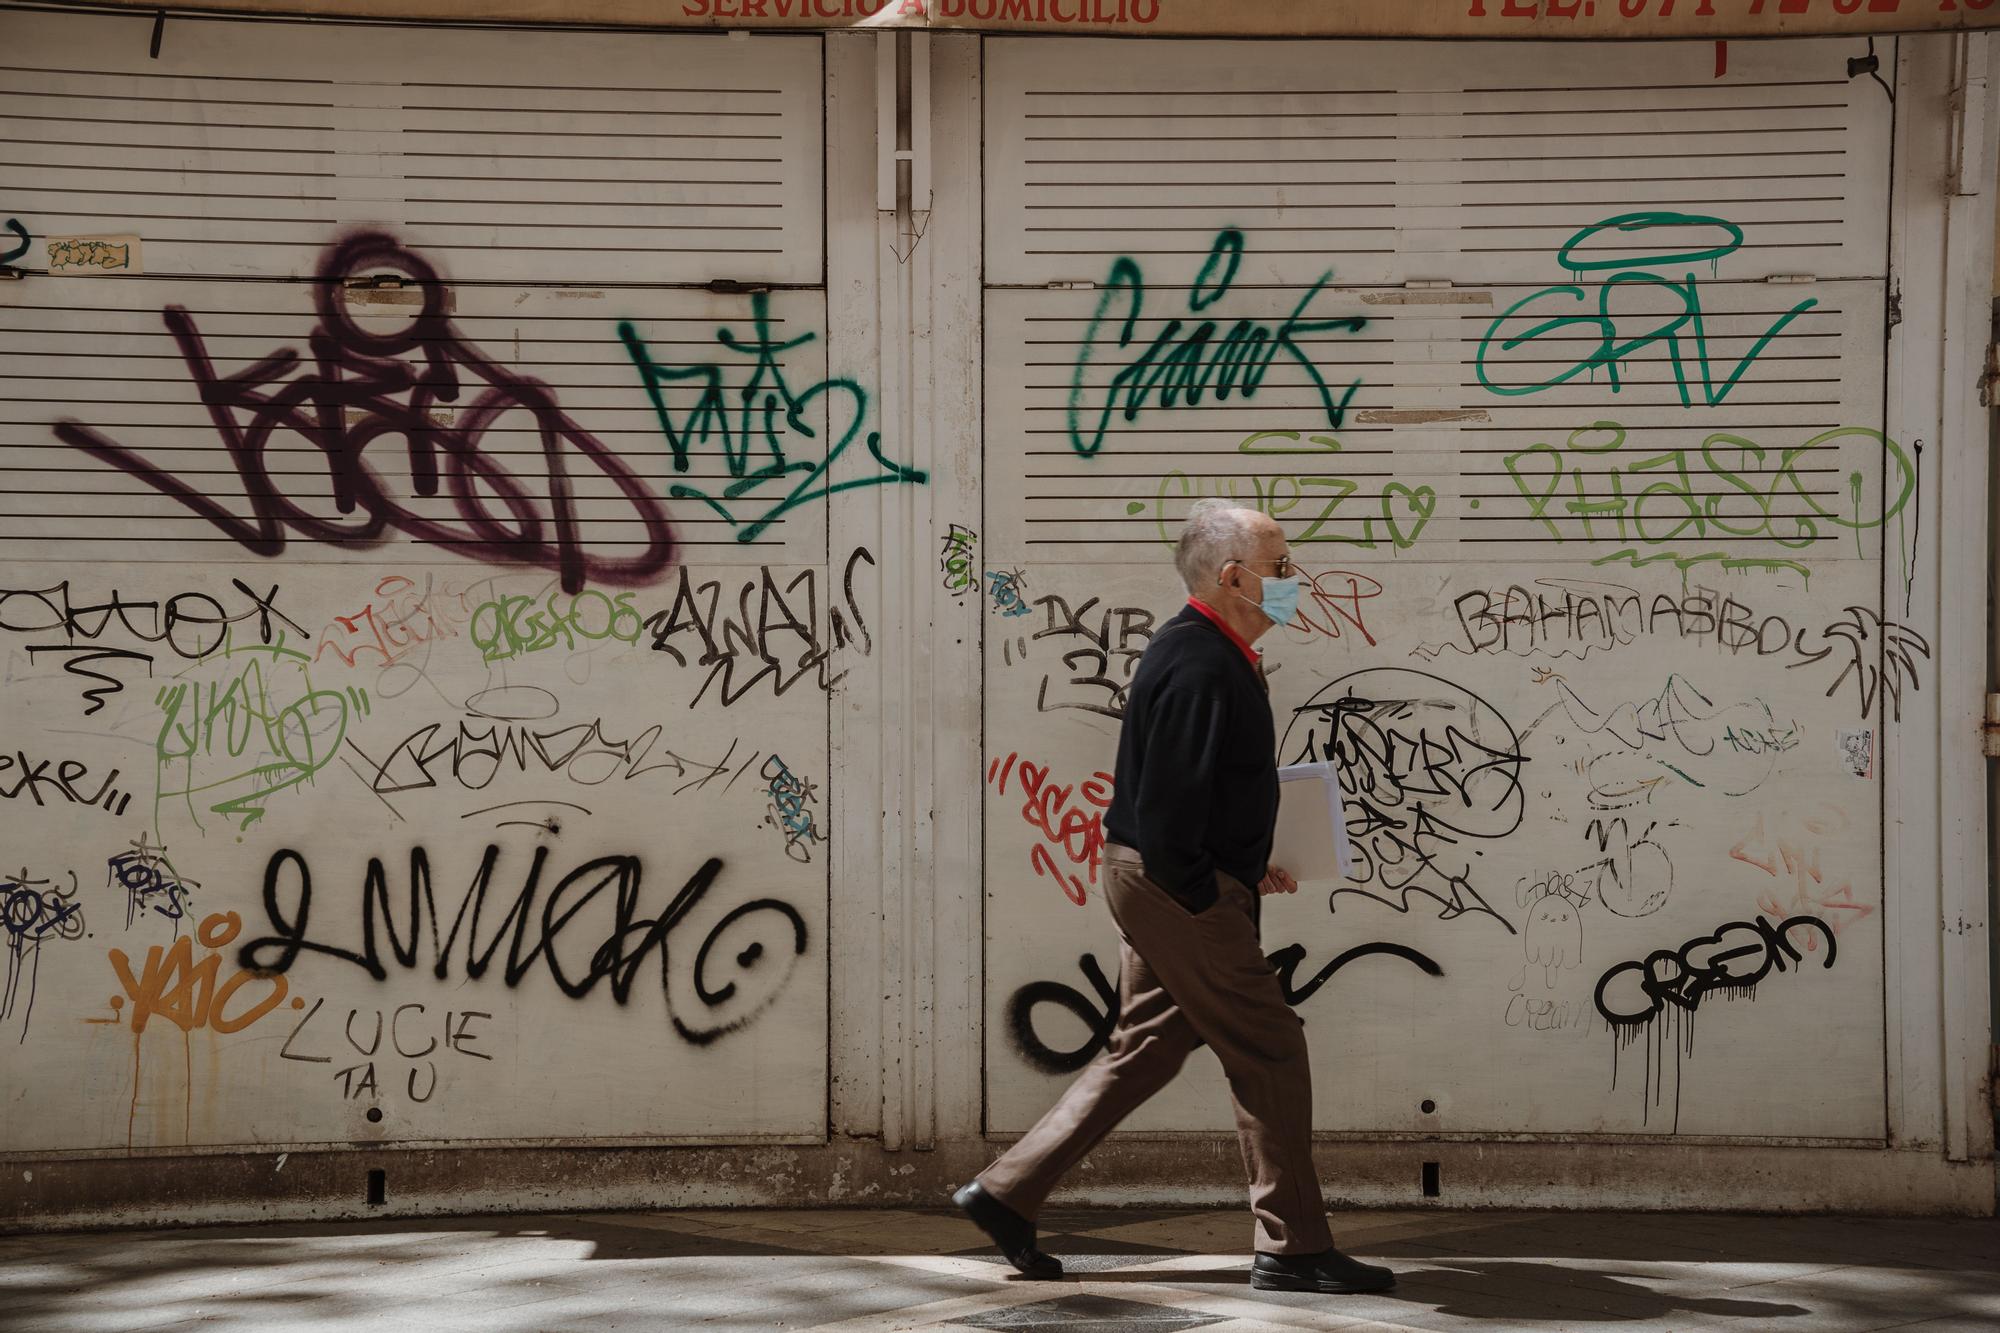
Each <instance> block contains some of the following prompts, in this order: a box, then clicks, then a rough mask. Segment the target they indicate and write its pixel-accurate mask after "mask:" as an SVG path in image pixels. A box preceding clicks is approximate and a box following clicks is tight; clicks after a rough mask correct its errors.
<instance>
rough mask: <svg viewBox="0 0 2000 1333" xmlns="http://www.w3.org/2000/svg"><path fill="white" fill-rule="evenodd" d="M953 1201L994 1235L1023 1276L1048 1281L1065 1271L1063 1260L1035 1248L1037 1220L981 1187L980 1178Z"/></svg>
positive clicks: (961, 1191)
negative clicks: (1026, 1215) (1020, 1212)
mask: <svg viewBox="0 0 2000 1333" xmlns="http://www.w3.org/2000/svg"><path fill="white" fill-rule="evenodd" d="M951 1201H952V1202H953V1203H955V1204H957V1205H958V1206H959V1208H960V1209H961V1210H962V1211H963V1212H964V1213H965V1215H966V1216H967V1217H969V1218H971V1219H972V1223H973V1225H974V1226H976V1227H978V1228H979V1229H980V1230H981V1231H983V1232H985V1233H986V1234H987V1235H988V1236H989V1237H991V1238H992V1240H993V1243H994V1244H995V1245H998V1246H999V1247H1000V1253H1002V1254H1004V1255H1006V1256H1007V1262H1008V1263H1010V1264H1012V1265H1014V1267H1015V1268H1018V1269H1019V1270H1020V1271H1021V1275H1022V1276H1023V1277H1031V1278H1036V1279H1039V1280H1042V1281H1047V1280H1049V1279H1052V1278H1059V1277H1061V1276H1062V1275H1063V1266H1062V1260H1060V1259H1057V1258H1055V1257H1054V1256H1052V1255H1047V1254H1043V1253H1042V1252H1041V1251H1040V1250H1038V1249H1036V1248H1035V1224H1034V1223H1033V1222H1030V1221H1029V1220H1028V1219H1027V1218H1025V1217H1023V1216H1021V1215H1020V1214H1019V1213H1017V1212H1015V1211H1014V1210H1013V1209H1012V1208H1009V1207H1008V1206H1007V1205H1006V1204H1004V1203H1002V1202H1000V1201H999V1200H998V1199H996V1198H994V1197H993V1196H992V1195H991V1194H988V1193H987V1192H986V1191H985V1190H984V1189H981V1188H980V1185H979V1182H978V1181H976V1180H975V1181H973V1182H972V1183H971V1184H970V1185H967V1186H966V1187H965V1188H964V1189H962V1190H960V1191H959V1192H958V1193H956V1194H954V1195H952V1196H951Z"/></svg>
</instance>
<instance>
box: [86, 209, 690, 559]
mask: <svg viewBox="0 0 2000 1333" xmlns="http://www.w3.org/2000/svg"><path fill="white" fill-rule="evenodd" d="M384 269H390V270H395V271H397V272H399V273H401V274H403V275H405V276H406V277H407V278H408V279H409V285H410V286H413V287H415V288H416V289H417V290H418V291H420V292H421V293H422V296H421V301H422V304H421V306H420V307H419V308H418V310H417V313H416V315H415V317H414V318H413V319H412V320H411V321H410V322H409V323H408V324H407V325H406V326H404V327H402V328H400V329H397V330H394V331H374V330H369V329H363V328H362V327H360V326H359V325H358V324H357V323H356V322H355V320H354V318H353V316H352V315H351V314H350V313H349V311H348V309H347V302H346V298H345V295H344V292H345V285H346V283H347V281H348V280H349V279H351V278H354V277H356V276H358V275H361V274H364V273H370V272H380V271H381V270H384ZM446 290H447V289H446V288H445V287H444V286H443V285H442V284H441V283H440V281H439V279H438V275H437V272H436V270H434V269H433V268H432V267H431V266H430V265H429V264H428V263H426V262H425V261H424V260H423V259H421V258H419V257H418V256H417V255H416V254H415V253H414V252H413V251H411V250H408V249H405V248H404V247H403V246H402V245H401V244H400V243H398V242H397V241H396V239H395V238H394V237H392V236H389V235H387V234H386V233H383V232H361V233H358V234H356V235H352V236H349V237H348V238H347V239H345V240H343V241H340V242H339V243H337V244H336V245H334V246H333V247H332V248H331V249H329V250H328V251H327V252H326V254H325V255H324V256H323V257H322V259H321V261H320V265H319V270H318V282H317V283H316V296H315V303H316V306H317V309H318V313H319V325H318V327H316V328H315V329H314V330H313V331H312V334H311V337H310V338H309V340H308V341H309V343H310V346H311V355H312V362H311V366H310V368H309V369H307V371H306V373H304V374H301V375H299V376H297V377H296V378H288V377H289V376H291V374H292V372H293V370H294V369H297V368H299V367H300V365H301V363H302V358H301V356H300V354H299V353H298V351H297V350H296V349H293V348H289V347H284V348H279V349H278V350H277V351H274V352H272V353H270V354H269V355H267V356H265V357H262V358H260V359H259V360H257V361H255V362H252V363H251V364H250V365H247V366H244V367H243V368H242V369H240V370H237V371H234V372H232V373H229V374H221V373H218V371H217V370H216V367H215V363H214V361H213V360H212V359H211V358H210V356H209V353H208V346H207V343H206V341H205V340H204V338H203V337H202V334H201V332H200V330H199V329H197V328H196V326H195V321H194V317H193V315H191V314H190V313H189V312H188V311H187V310H186V309H185V308H183V307H181V306H168V307H166V308H165V309H164V310H163V311H162V312H161V317H162V319H163V320H164V321H165V323H166V326H167V330H168V332H170V333H171V334H172V335H173V338H174V342H175V344H176V345H177V346H178V347H179V348H180V354H181V358H182V360H183V361H185V362H186V364H187V369H188V374H189V376H190V377H191V378H192V379H193V380H194V382H195V384H196V386H197V387H198V388H199V390H200V393H201V401H202V404H203V405H204V406H205V407H206V408H207V409H208V415H209V419H210V420H211V421H212V422H213V423H214V425H215V431H216V434H217V435H218V436H219V437H220V438H221V441H222V445H223V448H224V449H225V450H227V451H228V454H229V458H230V461H231V462H232V463H234V464H235V467H236V471H237V475H238V477H239V479H240V480H241V482H242V485H243V491H244V495H245V496H246V498H247V499H248V501H249V507H250V517H248V518H245V517H243V516H242V515H240V514H237V513H234V512H231V510H230V509H229V508H226V507H225V506H224V505H223V504H221V503H219V502H218V501H217V500H215V499H213V498H211V496H210V495H209V494H207V493H205V490H204V489H197V488H196V487H195V486H194V485H191V484H189V483H188V482H186V481H183V480H181V479H180V478H179V477H177V476H175V475H174V474H173V473H171V472H169V471H167V470H166V469H165V468H163V467H161V466H159V465H158V464H156V463H153V462H150V461H148V460H147V459H146V458H144V457H142V456H141V455H140V454H139V453H137V452H135V451H133V450H131V449H128V448H126V447H125V446H123V445H120V444H118V443H116V442H115V441H113V440H111V439H109V438H108V437H106V436H105V435H103V434H101V433H99V432H98V431H96V430H94V429H93V428H91V427H89V426H86V425H84V424H83V423H81V422H79V421H75V420H66V421H62V422H59V423H57V425H56V427H55V434H56V438H58V439H60V440H62V441H63V442H64V443H65V444H68V445H70V446H71V447H72V448H75V449H79V450H81V451H83V452H84V453H86V454H89V455H90V456H91V457H92V458H95V459H97V460H98V461H100V462H103V463H108V464H110V465H111V466H112V467H115V468H118V469H120V470H121V471H123V472H126V473H129V474H130V475H132V476H134V477H137V478H139V479H140V480H141V481H144V482H145V483H146V484H147V485H149V486H151V487H152V488H153V489H154V490H157V491H159V492H160V493H161V494H162V495H166V496H170V497H172V498H173V499H175V500H178V501H180V503H181V504H183V505H185V506H186V507H187V508H188V509H190V510H192V511H193V512H194V513H196V514H198V515H200V516H201V517H203V518H205V519H207V520H208V521H209V522H210V523H211V524H213V525H214V526H215V528H216V529H217V530H218V531H220V532H222V533H224V534H226V535H227V536H229V537H231V538H234V539H235V540H236V541H237V542H239V543H241V544H242V545H243V546H244V547H245V548H246V549H248V550H250V551H254V552H256V553H257V554H258V555H263V556H276V555H280V554H282V553H283V552H284V549H285V542H286V529H288V528H289V529H290V530H291V531H292V532H294V533H296V534H298V535H299V536H301V537H303V538H305V539H306V540H308V541H319V542H326V543H329V544H331V545H335V546H345V547H355V548H369V547H375V546H379V545H381V544H383V543H384V542H386V541H388V540H389V539H390V536H391V534H393V533H401V534H403V535H404V536H406V537H408V538H410V539H411V540H413V541H416V542H421V543H426V544H431V545H437V546H441V547H444V548H445V549H447V550H451V551H454V552H456V553H457V554H459V555H462V556H465V557H466V558H468V559H480V560H488V561H494V562H499V563H505V564H518V565H531V566H534V567H537V568H541V569H548V570H554V571H556V572H557V573H559V574H560V576H561V580H562V586H563V589H564V590H565V591H566V592H571V593H574V592H577V591H579V590H580V589H582V588H583V586H584V585H585V583H586V582H589V581H595V582H598V583H602V584H609V585H612V586H621V587H622V586H633V585H637V584H642V583H645V582H647V581H649V580H650V579H651V577H652V576H653V575H655V574H657V573H659V572H660V571H661V570H663V569H665V568H666V567H667V566H668V565H669V564H670V563H672V560H673V557H674V550H675V545H674V537H673V531H672V528H671V526H670V525H669V524H668V522H667V516H666V511H665V510H664V508H663V507H662V505H661V502H660V499H659V498H658V497H657V496H655V495H654V494H653V492H652V491H651V490H650V489H649V488H648V487H647V485H646V484H645V482H644V481H643V480H642V479H641V478H640V477H639V476H638V475H637V474H636V473H634V472H633V471H632V469H631V468H630V467H628V466H627V465H626V463H625V462H624V460H623V459H621V458H620V457H619V456H618V455H617V454H615V453H614V452H612V450H611V449H610V448H608V447H607V446H606V445H604V444H603V443H602V442H601V441H599V440H598V439H596V438H595V437H594V436H592V435H591V434H590V433H589V432H588V431H586V430H584V429H583V427H581V426H579V425H578V424H577V423H576V422H575V421H574V420H572V419H571V418H570V416H569V415H568V414H567V413H566V412H564V411H563V410H562V408H561V407H559V406H558V405H557V404H556V400H555V394H554V392H553V390H551V389H550V387H549V386H548V385H547V384H545V383H543V382H542V381H540V380H537V379H533V378H531V377H529V376H526V375H521V374H517V373H516V372H514V371H512V370H510V369H508V368H507V367H505V366H503V365H501V364H500V363H499V362H497V361H495V360H494V359H493V358H492V357H490V356H488V355H487V354H486V353H485V352H484V351H482V350H481V349H480V348H479V347H477V346H476V345H474V344H473V343H471V342H469V341H467V340H466V338H465V337H464V335H462V334H461V333H460V332H459V330H458V328H457V327H456V326H455V325H454V324H453V323H452V321H451V319H450V317H449V316H448V314H447V302H446ZM480 385H483V386H484V387H483V388H481V387H479V386H480ZM468 393H470V394H471V398H470V401H469V402H467V403H466V404H465V405H464V406H463V407H462V408H461V409H460V410H459V412H458V416H457V421H456V424H452V425H447V424H444V423H443V422H441V421H439V420H438V419H436V417H434V416H433V413H432V410H431V409H432V408H433V407H434V406H435V405H436V404H440V403H449V404H457V403H458V402H459V400H460V398H461V396H462V395H465V394H468ZM517 411H518V412H525V413H527V414H528V416H529V417H530V418H531V419H532V421H533V422H534V425H535V434H536V435H537V436H538V438H539V444H540V461H541V463H542V472H543V473H544V474H545V475H546V481H547V493H546V497H545V501H546V513H544V512H543V508H542V505H541V503H539V502H542V501H543V500H544V497H543V496H541V495H537V494H534V493H531V492H530V490H529V489H528V487H527V485H526V483H525V481H524V478H526V477H530V476H534V475H535V474H533V473H524V474H521V475H516V474H515V473H514V472H511V471H509V470H508V467H507V465H506V464H504V463H502V462H501V461H499V460H498V459H496V458H495V457H494V456H493V455H492V454H491V453H488V452H486V451H485V449H484V442H485V437H486V434H487V431H488V430H489V429H491V428H492V427H493V425H494V423H496V422H497V421H499V420H500V419H501V418H502V417H505V416H508V415H509V414H512V413H515V412H517ZM239 414H242V415H241V416H239ZM438 415H439V416H442V415H444V414H443V413H439V414H438ZM280 430H287V431H291V432H294V433H295V434H297V435H298V436H300V437H302V438H304V439H305V440H306V441H308V442H309V443H310V444H312V445H313V446H314V447H315V448H317V449H319V450H320V451H321V452H322V453H324V454H325V455H326V465H327V476H328V481H329V482H330V484H331V488H332V500H333V508H334V509H335V510H337V511H338V513H339V515H340V516H341V517H340V518H338V519H336V518H330V517H322V516H321V515H318V514H315V513H313V512H311V511H309V510H308V509H306V508H305V507H303V506H302V505H301V504H300V503H299V502H298V501H297V500H295V499H294V498H292V497H291V496H289V495H287V494H284V493H283V492H281V490H280V487H279V483H278V482H277V481H275V480H274V479H273V474H272V471H271V469H270V467H269V464H268V462H267V460H266V452H267V450H268V449H269V448H270V447H271V443H272V438H273V436H274V434H275V433H277V432H278V431H280ZM384 435H394V436H401V437H403V439H404V441H405V445H404V450H405V454H406V461H407V467H408V471H409V475H410V486H411V489H412V490H414V492H415V493H416V495H417V496H419V497H425V498H429V497H435V496H437V495H439V493H440V490H441V489H442V491H443V493H444V494H445V495H446V496H447V497H448V498H449V500H450V504H451V507H452V509H453V510H454V511H455V512H456V514H457V518H458V522H457V523H455V524H454V523H451V522H442V521H439V520H438V519H435V518H431V517H426V516H423V515H420V514H418V513H415V512H413V510H412V509H411V507H410V506H409V505H408V504H407V503H405V502H403V501H399V500H398V499H396V498H394V497H393V496H392V494H391V491H392V490H393V489H394V487H392V486H391V485H390V484H388V483H387V482H385V480H384V478H383V476H382V474H381V473H380V472H378V471H377V470H376V469H375V468H373V467H371V466H370V465H369V462H368V461H367V460H366V459H365V458H364V457H363V455H364V453H365V451H366V450H367V448H368V446H369V445H370V444H372V443H374V441H375V440H377V439H378V438H380V437H382V436H384ZM577 455H581V456H582V458H583V460H585V461H586V462H588V463H589V464H591V465H592V466H595V467H596V468H597V469H599V470H600V471H601V472H602V473H603V475H604V476H605V477H607V478H609V479H610V481H611V482H612V484H613V485H614V486H615V487H616V488H617V490H618V491H619V493H620V494H621V495H622V496H623V497H624V499H625V500H626V501H627V502H628V503H629V504H630V505H631V508H632V512H633V514H634V515H635V516H636V517H637V519H638V522H639V523H640V525H641V526H642V527H643V529H644V532H645V540H644V542H643V543H639V542H633V543H620V544H621V545H625V544H630V545H643V549H642V550H640V551H639V552H637V553H636V554H630V555H616V556H613V555H606V554H603V553H601V552H593V551H591V550H590V548H589V544H588V542H587V540H586V538H585V536H584V534H583V533H582V532H581V531H580V523H579V518H578V513H577V505H576V500H575V497H574V495H573V494H572V479H571V477H570V467H571V465H572V463H573V462H574V461H575V459H576V456H577ZM496 506H497V507H498V509H499V510H500V511H502V512H498V513H496V512H495V507H496Z"/></svg>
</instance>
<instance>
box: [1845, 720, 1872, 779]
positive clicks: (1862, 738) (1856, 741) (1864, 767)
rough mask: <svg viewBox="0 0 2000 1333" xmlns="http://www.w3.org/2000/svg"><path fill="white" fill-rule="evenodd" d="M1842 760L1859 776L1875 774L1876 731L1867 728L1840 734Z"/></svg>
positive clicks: (1849, 769) (1848, 768)
mask: <svg viewBox="0 0 2000 1333" xmlns="http://www.w3.org/2000/svg"><path fill="white" fill-rule="evenodd" d="M1838 741H1839V744H1840V762H1841V764H1842V765H1843V766H1844V767H1845V768H1846V769H1847V771H1848V772H1850V773H1852V774H1853V775H1854V776H1855V777H1857V778H1872V777H1874V776H1875V733H1874V732H1873V731H1871V730H1869V729H1867V728H1865V727H1864V728H1862V729H1861V730H1859V731H1843V732H1841V733H1840V734H1839V737H1838Z"/></svg>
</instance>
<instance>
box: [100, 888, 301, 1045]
mask: <svg viewBox="0 0 2000 1333" xmlns="http://www.w3.org/2000/svg"><path fill="white" fill-rule="evenodd" d="M242 929H243V919H242V918H241V917H239V916H238V915H236V913H234V912H217V913H216V914H214V915H213V916H207V917H203V918H202V922H201V926H200V927H199V928H198V929H197V930H196V932H195V934H196V935H197V936H198V937H199V938H200V940H201V946H202V947H203V948H204V949H208V950H210V951H211V952H210V953H209V955H208V956H207V957H206V958H204V959H202V960H201V961H200V962H199V963H197V962H195V961H194V943H195V942H194V940H192V939H189V938H188V937H187V936H185V935H183V936H182V937H181V938H179V939H177V940H175V941H174V943H173V947H172V948H169V949H162V948H161V947H160V946H159V945H157V944H155V945H154V946H152V947H151V948H150V949H148V950H147V951H146V965H145V967H144V968H143V969H142V970H141V971H140V973H139V975H138V976H137V977H134V976H133V975H132V961H131V959H130V958H128V957H127V956H126V954H125V951H124V950H123V949H113V950H112V951H111V967H112V970H113V971H115V972H116V973H117V974H118V982H119V984H120V985H122V986H123V987H124V988H125V995H124V996H123V997H120V996H113V997H112V1000H111V1007H112V1008H113V1009H118V1008H120V1007H121V1006H122V1004H123V1000H124V999H125V998H129V999H130V1000H131V1001H132V1032H133V1034H134V1035H135V1036H136V1035H137V1034H139V1033H141V1032H144V1031H145V1030H146V1023H147V1021H148V1020H149V1019H151V1018H152V1017H153V1015H155V1014H158V1015H159V1016H160V1017H161V1018H164V1019H166V1020H167V1021H168V1022H169V1023H172V1024H173V1025H174V1026H176V1027H178V1028H179V1029H180V1030H181V1031H183V1032H192V1031H194V1030H195V1029H196V1028H200V1027H208V1028H213V1029H214V1030H215V1031H217V1032H225V1033H226V1032H240V1031H242V1030H243V1029H244V1028H247V1027H249V1026H250V1025H251V1024H252V1023H254V1022H256V1021H257V1020H258V1019H260V1018H262V1017H263V1016H264V1015H265V1014H268V1013H270V1012H271V1011H272V1010H273V1009H275V1008H277V1007H278V1004H279V1002H280V1001H282V1000H283V999H284V998H285V988H286V985H285V978H284V977H283V976H282V975H280V974H277V973H268V974H262V975H261V978H260V974H258V973H255V972H244V971H237V972H235V973H232V974H231V975H230V977H229V979H228V980H227V981H224V982H222V983H221V984H220V985H217V984H216V982H217V978H218V976H219V975H220V973H221V970H222V955H221V954H220V953H217V952H213V951H214V950H219V949H221V948H223V947H224V946H225V945H227V944H228V943H229V942H230V941H231V940H233V939H235V938H236V936H237V934H238V932H240V931H241V930H242ZM253 978H260V979H262V980H266V981H269V982H270V983H271V991H270V993H269V994H268V995H266V996H265V997H264V998H263V999H261V1000H259V1001H258V1002H257V1003H256V1004H253V1005H251V1006H250V1007H249V1008H248V1009H245V1010H243V1011H242V1012H241V1013H239V1014H237V1015H235V1016H234V1017H231V1016H230V1013H229V1002H230V1000H231V999H232V998H234V996H235V994H236V992H237V990H238V989H239V988H240V987H241V986H242V985H243V984H244V983H245V982H247V981H250V980H252V979H253Z"/></svg>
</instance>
